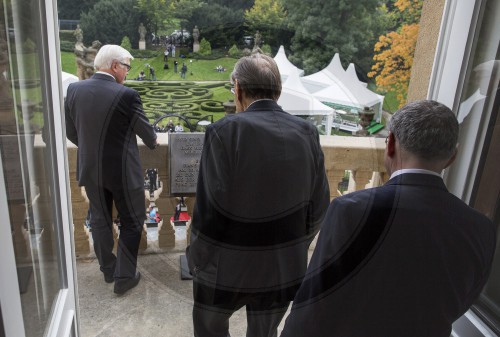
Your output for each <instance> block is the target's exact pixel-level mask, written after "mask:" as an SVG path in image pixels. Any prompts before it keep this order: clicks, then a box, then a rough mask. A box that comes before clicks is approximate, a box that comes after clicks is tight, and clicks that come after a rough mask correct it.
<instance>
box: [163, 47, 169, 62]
mask: <svg viewBox="0 0 500 337" xmlns="http://www.w3.org/2000/svg"><path fill="white" fill-rule="evenodd" d="M163 62H165V63H167V62H168V48H167V49H165V51H164V52H163Z"/></svg>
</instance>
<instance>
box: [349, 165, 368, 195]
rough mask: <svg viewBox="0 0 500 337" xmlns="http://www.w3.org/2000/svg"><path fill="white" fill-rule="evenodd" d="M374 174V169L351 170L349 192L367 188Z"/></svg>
mask: <svg viewBox="0 0 500 337" xmlns="http://www.w3.org/2000/svg"><path fill="white" fill-rule="evenodd" d="M372 176H373V171H361V170H356V171H354V170H350V177H349V188H348V191H349V192H353V191H359V190H363V189H365V188H366V185H367V184H368V183H369V182H370V180H371V179H372Z"/></svg>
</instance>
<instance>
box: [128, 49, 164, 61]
mask: <svg viewBox="0 0 500 337" xmlns="http://www.w3.org/2000/svg"><path fill="white" fill-rule="evenodd" d="M129 51H130V53H131V54H132V56H133V57H134V58H140V59H148V58H153V57H156V56H159V55H160V54H162V53H161V52H159V51H158V50H139V49H134V50H132V49H129Z"/></svg>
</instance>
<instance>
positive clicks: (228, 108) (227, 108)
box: [222, 99, 236, 116]
mask: <svg viewBox="0 0 500 337" xmlns="http://www.w3.org/2000/svg"><path fill="white" fill-rule="evenodd" d="M222 105H223V106H224V112H225V113H226V116H227V115H234V114H235V113H236V103H234V100H232V99H230V100H229V101H227V102H226V103H224V104H222Z"/></svg>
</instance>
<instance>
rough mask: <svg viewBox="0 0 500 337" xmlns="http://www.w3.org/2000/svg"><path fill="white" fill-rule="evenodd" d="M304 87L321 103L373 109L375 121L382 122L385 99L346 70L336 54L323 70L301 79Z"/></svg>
mask: <svg viewBox="0 0 500 337" xmlns="http://www.w3.org/2000/svg"><path fill="white" fill-rule="evenodd" d="M301 80H302V83H303V84H304V87H305V88H306V89H307V90H308V91H309V92H310V93H311V94H312V95H313V96H314V97H316V98H317V99H319V100H320V101H321V102H329V103H334V104H341V105H346V106H351V107H353V108H357V109H363V108H364V107H367V106H368V107H372V108H373V110H374V111H375V119H377V120H380V117H381V114H382V104H383V101H384V97H383V96H380V95H377V94H376V93H374V92H372V91H371V90H369V89H367V88H366V86H365V85H364V83H363V82H361V81H360V80H359V79H358V77H357V75H356V71H355V69H354V65H352V66H349V68H348V71H346V70H344V68H343V67H342V64H341V63H340V57H339V55H338V54H335V56H334V57H333V59H332V61H331V62H330V64H329V65H328V66H327V67H326V68H324V69H323V70H321V71H319V72H317V73H315V74H312V75H309V76H304V77H302V78H301Z"/></svg>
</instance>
